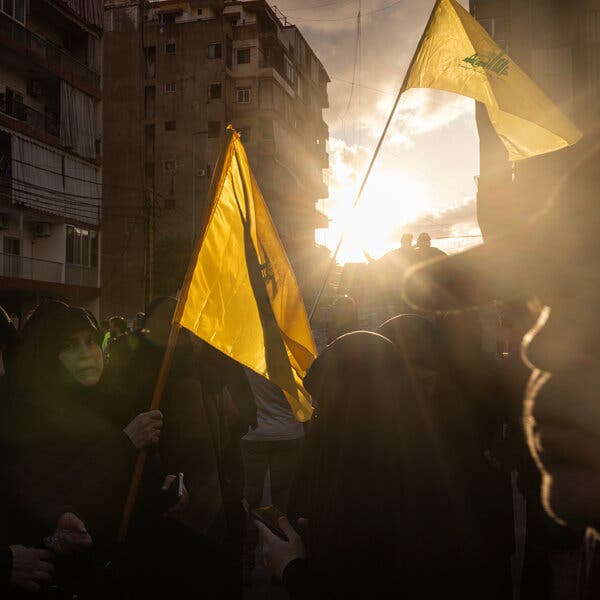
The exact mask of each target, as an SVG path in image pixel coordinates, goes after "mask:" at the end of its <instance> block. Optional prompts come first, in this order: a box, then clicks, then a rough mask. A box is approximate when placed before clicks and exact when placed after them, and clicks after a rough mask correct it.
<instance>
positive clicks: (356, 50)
mask: <svg viewBox="0 0 600 600" xmlns="http://www.w3.org/2000/svg"><path fill="white" fill-rule="evenodd" d="M359 52H360V0H359V9H358V13H357V15H356V38H355V40H354V67H353V68H352V82H351V84H350V95H349V96H348V104H346V110H345V111H344V117H345V116H346V115H347V114H348V111H349V110H350V103H351V102H352V96H353V95H354V83H355V82H356V66H357V65H358V53H359Z"/></svg>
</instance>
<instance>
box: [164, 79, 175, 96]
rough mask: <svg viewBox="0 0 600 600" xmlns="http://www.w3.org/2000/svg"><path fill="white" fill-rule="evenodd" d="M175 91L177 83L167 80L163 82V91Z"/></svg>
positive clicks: (171, 92) (170, 92)
mask: <svg viewBox="0 0 600 600" xmlns="http://www.w3.org/2000/svg"><path fill="white" fill-rule="evenodd" d="M176 91H177V84H176V83H175V82H174V81H167V83H165V92H167V93H169V94H173V93H175V92H176Z"/></svg>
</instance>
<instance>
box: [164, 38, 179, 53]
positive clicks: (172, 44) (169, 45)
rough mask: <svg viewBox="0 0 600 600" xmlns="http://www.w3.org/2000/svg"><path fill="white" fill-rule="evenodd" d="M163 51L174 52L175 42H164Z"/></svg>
mask: <svg viewBox="0 0 600 600" xmlns="http://www.w3.org/2000/svg"><path fill="white" fill-rule="evenodd" d="M165 52H166V53H167V54H175V52H177V43H176V42H173V41H170V42H167V43H166V44H165Z"/></svg>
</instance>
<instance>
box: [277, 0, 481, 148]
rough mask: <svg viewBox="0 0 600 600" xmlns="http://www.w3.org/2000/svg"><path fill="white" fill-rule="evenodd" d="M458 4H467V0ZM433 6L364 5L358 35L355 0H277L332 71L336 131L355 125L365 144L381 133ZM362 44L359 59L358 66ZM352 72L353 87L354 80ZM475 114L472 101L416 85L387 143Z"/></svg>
mask: <svg viewBox="0 0 600 600" xmlns="http://www.w3.org/2000/svg"><path fill="white" fill-rule="evenodd" d="M364 4H367V6H364ZM461 4H463V6H465V7H467V8H468V4H469V3H468V0H461ZM433 5H434V0H431V1H430V2H428V1H423V0H403V1H402V2H398V3H394V2H393V1H392V0H371V2H369V3H363V9H362V15H363V16H362V18H361V33H360V36H358V28H357V20H356V14H357V10H358V8H357V2H356V1H355V0H337V1H334V0H311V1H310V3H309V2H308V1H307V0H283V1H282V0H280V1H279V2H277V6H278V8H279V9H281V11H282V12H283V13H284V14H286V15H287V17H288V18H289V19H290V22H292V23H294V24H295V25H297V27H298V28H299V29H300V31H301V32H302V34H303V35H304V36H305V37H306V39H307V41H308V43H309V44H310V45H311V47H312V48H313V50H314V51H315V53H316V54H317V56H318V57H319V59H320V60H321V62H322V63H323V65H324V66H325V69H326V70H327V71H328V73H329V75H330V77H331V83H330V84H329V100H330V110H329V111H327V112H326V114H327V120H328V122H329V125H330V128H331V129H332V134H333V135H338V136H340V137H344V138H348V137H351V136H350V135H349V130H350V129H354V130H356V129H357V128H360V129H361V130H362V132H363V136H364V137H365V138H367V139H363V138H362V137H361V135H355V139H358V140H359V141H361V142H362V143H367V142H368V141H370V140H373V139H375V140H376V139H378V138H379V135H380V134H381V131H382V129H383V125H384V123H385V120H386V118H387V116H388V114H389V111H390V109H391V107H392V103H393V101H394V98H395V96H396V94H397V92H398V90H399V89H400V86H401V84H402V81H403V79H404V75H405V73H406V70H407V68H408V65H409V63H410V60H411V58H412V55H413V54H414V52H415V50H416V47H417V44H418V41H419V38H420V36H421V34H422V32H423V30H424V28H425V26H426V24H427V19H428V17H429V14H430V11H431V9H432V8H433ZM382 9H383V10H382ZM357 44H358V45H359V62H358V64H357V65H356V67H355V64H354V57H355V54H356V47H357ZM353 78H354V80H355V84H356V85H355V88H354V90H352V86H351V85H350V82H351V81H352V80H353ZM351 94H352V95H351ZM350 98H351V102H350V105H349V104H348V101H349V99H350ZM473 113H474V105H473V101H471V100H469V99H466V98H463V97H460V96H456V95H454V94H448V93H444V92H438V91H435V90H411V91H409V92H407V93H406V95H405V96H404V97H403V98H402V100H401V102H400V105H399V107H398V111H397V114H396V118H395V120H394V124H393V127H392V130H391V131H390V135H389V141H390V142H391V143H392V144H396V145H403V146H405V147H411V145H412V144H413V143H414V140H413V138H414V137H415V136H419V135H423V134H424V133H428V132H430V131H433V130H436V129H441V128H444V127H446V126H447V125H448V124H450V123H452V122H454V121H456V120H458V119H460V118H461V117H463V116H465V115H469V116H472V115H473Z"/></svg>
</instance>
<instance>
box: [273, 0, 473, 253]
mask: <svg viewBox="0 0 600 600" xmlns="http://www.w3.org/2000/svg"><path fill="white" fill-rule="evenodd" d="M460 1H461V4H463V6H465V7H467V8H468V0H460ZM434 3H435V0H396V1H395V0H360V9H361V19H360V35H359V34H358V24H357V13H358V9H359V0H277V1H276V2H275V4H276V5H277V8H278V9H279V10H280V11H281V12H282V13H283V14H285V15H286V16H287V17H288V19H289V21H290V22H291V23H293V24H295V25H297V26H298V27H299V28H300V30H301V31H302V33H303V35H304V37H305V38H306V40H307V41H308V43H309V44H310V45H311V46H312V48H313V50H314V51H315V52H316V54H317V56H318V57H319V59H320V60H321V61H322V63H323V65H324V66H325V69H326V70H327V72H328V73H329V77H330V78H331V83H330V84H329V86H328V91H329V103H330V108H329V109H328V110H326V111H325V114H324V118H325V121H326V122H327V124H328V125H329V136H330V137H329V157H330V169H329V173H328V177H329V191H330V197H329V199H328V200H326V201H324V202H320V203H319V204H320V208H321V209H322V210H323V211H324V212H326V213H327V214H328V215H329V216H330V217H331V218H332V219H333V220H332V222H331V224H330V228H329V230H328V231H327V232H326V233H325V234H323V233H322V232H321V233H317V241H319V242H325V243H326V244H327V245H328V246H329V247H330V248H333V247H335V244H336V243H337V239H338V236H339V233H340V231H341V228H342V224H343V222H344V221H345V220H346V219H347V218H348V217H347V216H345V215H347V214H348V207H349V206H351V205H352V203H353V201H354V198H355V195H356V193H357V191H358V188H359V187H360V183H361V181H362V178H363V176H364V174H365V172H366V169H367V166H368V163H369V160H370V158H371V156H372V153H373V151H374V149H375V146H376V144H377V141H378V139H379V136H380V135H381V132H382V131H383V127H384V125H385V122H386V119H387V117H388V114H389V111H390V109H391V107H392V104H393V101H394V98H395V95H396V94H397V92H398V89H399V87H400V85H401V83H402V80H403V78H404V75H405V73H406V70H407V68H408V64H409V62H410V59H411V58H412V55H413V54H414V51H415V48H416V45H417V43H418V41H419V38H420V36H421V34H422V33H423V30H424V28H425V25H426V22H427V19H428V17H429V14H430V13H431V9H432V8H433V5H434ZM353 80H354V86H352V85H351V82H352V81H353ZM474 112H475V110H474V102H473V101H472V100H470V99H467V98H464V97H461V96H457V95H454V94H449V93H445V92H439V91H435V90H410V91H408V92H407V93H406V94H405V95H404V96H403V98H402V99H401V100H400V104H399V106H398V109H397V112H396V115H395V118H394V121H393V124H392V126H391V128H390V130H389V131H388V135H387V137H386V140H385V142H384V145H383V147H382V150H381V152H380V155H379V158H378V160H377V162H376V163H375V166H374V168H373V171H372V173H371V176H370V179H369V184H367V188H366V189H365V193H364V194H363V197H362V200H361V205H360V207H359V210H358V211H357V212H356V214H354V215H353V216H352V217H351V221H350V225H349V229H348V233H347V241H346V242H345V243H344V246H343V248H342V252H341V253H340V260H341V261H342V262H344V261H347V260H364V255H363V253H362V249H364V250H365V251H367V252H368V253H369V254H370V255H372V256H374V257H379V256H381V255H382V254H384V253H385V252H386V251H387V250H389V249H391V248H393V247H395V246H398V245H399V240H400V235H401V234H402V233H403V232H404V231H409V232H413V233H414V234H415V237H416V235H417V234H418V233H419V232H421V231H429V233H430V234H431V236H432V238H433V239H434V245H437V246H439V247H441V248H445V249H449V250H452V249H457V248H459V247H464V245H466V244H471V243H476V242H479V241H480V240H479V239H477V238H472V237H467V238H463V239H460V238H458V237H457V236H460V235H470V236H472V235H476V234H478V233H479V229H478V227H477V223H476V220H475V192H476V187H475V177H476V176H477V175H478V173H479V159H478V138H477V131H476V127H475V117H474ZM436 238H437V240H436ZM441 238H447V239H441Z"/></svg>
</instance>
